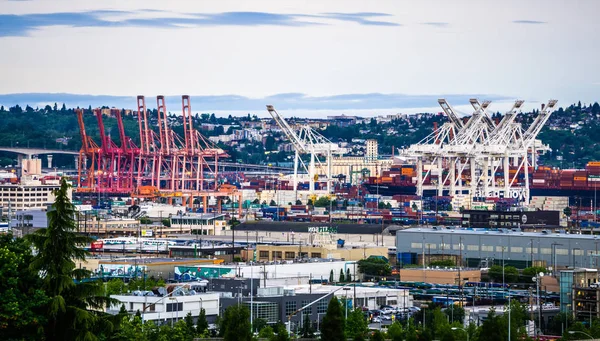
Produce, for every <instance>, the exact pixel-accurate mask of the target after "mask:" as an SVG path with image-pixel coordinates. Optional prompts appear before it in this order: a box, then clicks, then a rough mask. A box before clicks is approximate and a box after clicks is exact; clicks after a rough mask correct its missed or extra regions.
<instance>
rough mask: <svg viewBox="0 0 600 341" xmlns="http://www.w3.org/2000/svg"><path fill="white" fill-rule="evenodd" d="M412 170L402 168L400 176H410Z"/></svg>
mask: <svg viewBox="0 0 600 341" xmlns="http://www.w3.org/2000/svg"><path fill="white" fill-rule="evenodd" d="M413 171H414V169H412V168H402V175H411V174H412V173H413Z"/></svg>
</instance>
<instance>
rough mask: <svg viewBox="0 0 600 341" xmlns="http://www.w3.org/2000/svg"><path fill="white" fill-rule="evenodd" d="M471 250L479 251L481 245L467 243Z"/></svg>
mask: <svg viewBox="0 0 600 341" xmlns="http://www.w3.org/2000/svg"><path fill="white" fill-rule="evenodd" d="M467 250H469V251H479V245H467Z"/></svg>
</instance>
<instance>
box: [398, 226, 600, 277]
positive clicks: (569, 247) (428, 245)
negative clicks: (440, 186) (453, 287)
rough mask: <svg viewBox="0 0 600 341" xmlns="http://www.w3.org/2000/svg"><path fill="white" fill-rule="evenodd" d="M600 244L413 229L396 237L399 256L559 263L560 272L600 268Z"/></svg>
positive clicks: (562, 237) (584, 238)
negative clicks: (569, 269)
mask: <svg viewBox="0 0 600 341" xmlns="http://www.w3.org/2000/svg"><path fill="white" fill-rule="evenodd" d="M599 242H600V239H598V238H597V237H596V236H592V235H574V234H562V233H561V234H557V233H548V234H544V233H541V232H537V233H536V232H518V231H517V232H513V231H510V232H500V231H473V230H461V229H455V230H450V229H441V230H435V229H432V228H410V229H406V230H402V231H398V232H397V233H396V249H397V252H398V254H399V255H400V254H401V253H403V252H412V253H417V254H425V255H427V254H451V255H462V258H463V259H480V260H484V259H488V260H490V261H491V260H495V262H496V264H498V263H500V262H501V261H502V259H504V260H505V262H506V263H508V264H512V265H515V266H519V265H521V266H520V267H525V266H531V260H533V261H534V262H535V261H544V262H546V264H547V265H548V266H552V265H553V264H554V260H556V264H557V266H558V267H559V268H561V267H567V266H568V267H573V266H577V267H589V268H596V267H597V266H598V265H599V263H598V257H596V256H594V255H595V254H598V247H599ZM461 244H462V247H461ZM553 244H554V245H553ZM559 244H560V245H559ZM553 253H554V254H555V256H553ZM469 265H472V264H469Z"/></svg>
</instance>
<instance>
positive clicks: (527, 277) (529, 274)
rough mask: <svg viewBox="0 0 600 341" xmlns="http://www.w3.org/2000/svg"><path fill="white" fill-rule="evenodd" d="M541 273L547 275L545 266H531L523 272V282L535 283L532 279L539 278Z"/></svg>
mask: <svg viewBox="0 0 600 341" xmlns="http://www.w3.org/2000/svg"><path fill="white" fill-rule="evenodd" d="M540 272H542V273H545V272H546V268H544V267H543V266H531V267H529V268H525V269H523V272H521V274H522V276H521V282H527V283H533V279H532V278H533V277H535V276H537V275H538V274H539V273H540Z"/></svg>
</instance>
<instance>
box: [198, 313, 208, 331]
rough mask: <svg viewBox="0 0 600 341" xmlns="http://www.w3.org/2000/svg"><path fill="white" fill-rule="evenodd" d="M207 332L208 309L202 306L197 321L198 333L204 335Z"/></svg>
mask: <svg viewBox="0 0 600 341" xmlns="http://www.w3.org/2000/svg"><path fill="white" fill-rule="evenodd" d="M206 332H208V321H207V320H206V310H204V308H202V309H201V310H200V315H199V316H198V322H197V323H196V334H199V335H202V334H204V333H206Z"/></svg>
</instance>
